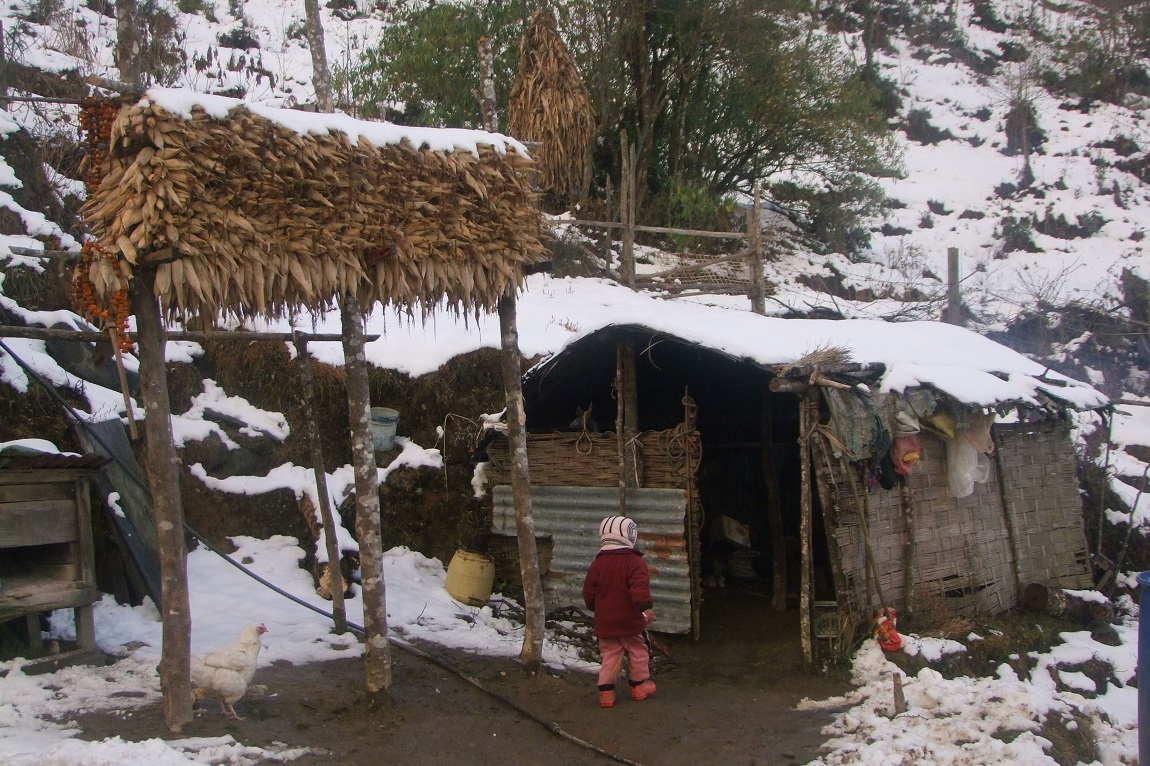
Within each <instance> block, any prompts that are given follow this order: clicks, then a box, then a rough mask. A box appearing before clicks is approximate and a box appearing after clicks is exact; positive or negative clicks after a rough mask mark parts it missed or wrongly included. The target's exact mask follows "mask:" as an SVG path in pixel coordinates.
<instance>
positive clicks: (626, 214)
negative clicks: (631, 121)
mask: <svg viewBox="0 0 1150 766" xmlns="http://www.w3.org/2000/svg"><path fill="white" fill-rule="evenodd" d="M620 137H621V139H622V144H623V163H622V172H621V178H620V181H619V185H620V193H619V222H620V223H622V224H623V247H622V254H621V255H620V259H619V278H620V279H622V280H623V284H625V285H627V287H630V288H631V289H632V290H634V289H635V214H636V209H635V197H636V190H635V160H636V158H635V147H634V146H633V145H632V144H631V142H630V141H629V140H628V139H627V133H626V131H623V132H621V133H620Z"/></svg>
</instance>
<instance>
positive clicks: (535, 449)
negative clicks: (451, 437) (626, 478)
mask: <svg viewBox="0 0 1150 766" xmlns="http://www.w3.org/2000/svg"><path fill="white" fill-rule="evenodd" d="M638 441H639V444H640V447H641V448H640V452H639V461H638V462H639V464H640V469H639V470H640V477H639V482H638V484H639V486H641V487H668V488H679V489H681V488H684V487H686V486H687V480H688V479H689V478H690V476H689V471H690V470H692V469H689V468H688V465H689V464H690V465H691V466H692V468H693V466H696V465H698V458H697V456H698V454H699V436H698V434H691V435H680V434H679V433H678V432H677V431H676V430H674V429H668V430H666V431H645V432H643V433H641V434H639V438H638ZM688 454H690V455H691V456H694V457H692V459H691V460H688V457H687V456H688ZM487 455H488V457H489V458H490V463H488V466H487V478H488V483H489V485H496V484H510V483H511V473H510V462H509V459H508V452H507V440H506V439H505V438H498V439H496V440H495V441H494V442H492V443H491V444H490V445H488V447H487ZM527 463H528V465H529V466H530V471H531V483H532V484H539V485H547V486H554V487H618V486H619V445H618V441H617V440H616V438H615V434H614V433H611V432H606V433H597V434H593V433H586V432H584V433H552V434H528V435H527Z"/></svg>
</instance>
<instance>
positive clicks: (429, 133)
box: [84, 89, 544, 319]
mask: <svg viewBox="0 0 1150 766" xmlns="http://www.w3.org/2000/svg"><path fill="white" fill-rule="evenodd" d="M532 164H533V163H532V160H531V159H530V158H529V157H528V156H527V152H526V150H525V149H523V147H522V145H521V144H518V143H517V142H515V141H513V140H511V139H508V138H506V137H504V136H500V135H497V134H491V133H483V132H479V131H461V130H432V129H419V128H415V129H411V128H400V127H399V126H394V125H390V124H386V123H370V122H363V121H359V120H353V119H351V118H349V117H346V116H344V115H326V114H324V115H319V114H307V113H303V112H293V111H289V110H280V109H272V108H268V107H263V106H258V105H249V104H245V103H244V102H241V101H237V100H234V99H225V98H221V97H217V96H207V95H203V94H187V93H182V92H179V91H165V90H163V89H153V90H149V91H148V92H147V93H146V94H145V96H144V97H143V98H142V99H140V100H139V101H137V102H136V103H133V104H130V105H127V106H125V107H123V108H122V109H121V111H120V113H119V115H118V117H117V119H116V121H115V123H114V125H113V127H112V132H111V147H110V151H109V152H108V156H107V159H106V160H105V165H104V174H103V180H102V182H101V183H100V186H99V188H98V189H97V190H96V192H95V193H94V194H92V195H91V197H90V198H89V200H88V202H87V203H86V204H85V207H84V214H85V217H86V219H87V222H88V225H89V226H90V228H91V230H92V232H93V233H94V234H95V235H96V236H97V237H98V238H99V240H100V242H101V243H102V244H103V245H104V247H105V248H106V249H108V250H111V251H112V252H114V253H115V254H116V256H117V258H118V261H111V260H109V259H101V260H99V261H98V262H97V263H96V264H94V265H93V266H92V269H91V278H92V282H93V284H94V285H95V287H96V290H97V291H98V292H100V293H102V294H106V293H108V292H111V291H114V290H115V289H116V288H117V287H118V285H119V281H120V280H121V279H123V278H125V277H127V276H130V274H131V273H132V271H134V270H135V269H139V268H155V269H156V280H155V282H156V287H155V291H156V294H157V296H158V297H159V298H160V299H161V301H162V303H163V305H164V307H165V309H166V311H167V313H168V314H169V315H170V316H182V317H188V316H203V317H208V318H211V319H214V318H216V317H219V316H221V315H226V314H234V315H238V316H248V315H260V316H269V317H281V316H285V315H289V314H292V313H295V312H297V311H299V310H300V309H304V310H318V311H322V310H324V309H325V308H326V307H328V306H330V305H331V303H332V301H333V300H334V299H336V298H338V297H340V296H342V295H344V294H351V295H354V296H355V297H356V298H358V300H359V302H360V304H361V305H363V306H364V307H368V306H371V305H372V304H373V303H374V302H375V301H379V302H382V303H385V304H387V303H391V304H393V305H395V306H398V307H401V308H405V309H407V310H409V311H410V310H413V309H416V308H417V307H418V309H419V310H421V311H422V312H424V313H426V312H427V311H429V310H431V309H432V308H434V307H435V306H436V305H437V304H439V303H440V302H441V301H444V302H446V304H447V305H448V306H450V307H452V308H453V309H454V310H456V311H469V310H476V311H478V310H481V309H482V310H491V309H493V308H494V307H495V305H496V303H497V301H498V299H499V298H500V296H502V295H504V294H506V293H507V292H508V291H509V290H513V289H515V288H516V287H518V286H519V285H520V284H521V283H522V280H523V270H524V268H525V267H526V266H528V265H530V264H534V263H536V262H538V261H539V259H540V258H539V257H540V254H541V253H542V252H543V251H544V247H543V245H542V244H541V243H540V240H539V237H540V216H539V212H538V210H537V208H536V207H535V204H534V202H535V200H534V195H533V193H532V190H531V188H530V184H529V173H530V171H531V168H532ZM165 261H168V262H165Z"/></svg>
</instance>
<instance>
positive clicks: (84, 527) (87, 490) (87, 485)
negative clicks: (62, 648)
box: [73, 476, 96, 649]
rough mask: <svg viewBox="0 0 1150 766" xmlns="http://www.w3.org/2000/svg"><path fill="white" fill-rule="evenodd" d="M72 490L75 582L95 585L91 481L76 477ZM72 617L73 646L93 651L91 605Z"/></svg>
mask: <svg viewBox="0 0 1150 766" xmlns="http://www.w3.org/2000/svg"><path fill="white" fill-rule="evenodd" d="M74 486H75V488H76V556H75V559H76V563H77V564H78V565H79V572H78V574H79V579H80V581H81V582H83V583H84V584H85V585H95V584H96V550H95V548H96V543H95V540H94V539H93V538H92V491H91V486H92V482H91V480H90V479H89V478H88V477H87V476H80V477H79V478H78V479H77V480H76V483H75V485H74ZM73 614H74V615H75V618H76V645H77V646H79V647H80V648H81V649H95V648H96V621H95V615H94V614H93V610H92V605H91V604H81V605H80V606H78V607H76V608H75V609H74V610H73Z"/></svg>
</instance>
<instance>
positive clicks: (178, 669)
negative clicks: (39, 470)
mask: <svg viewBox="0 0 1150 766" xmlns="http://www.w3.org/2000/svg"><path fill="white" fill-rule="evenodd" d="M155 279H156V273H155V271H152V270H150V269H140V270H138V271H137V272H136V278H135V280H134V285H133V289H132V291H131V293H132V313H134V314H135V315H136V329H137V331H138V333H139V335H138V336H137V338H138V346H139V353H140V388H141V392H142V395H143V400H144V409H145V412H146V413H147V415H146V417H145V418H144V432H145V433H146V434H147V439H148V444H147V461H148V486H149V488H150V489H151V491H152V507H153V512H154V514H155V520H156V541H157V544H158V545H159V549H160V583H161V594H162V595H161V598H160V601H161V604H160V619H161V620H162V622H163V647H162V648H161V650H160V665H159V669H158V670H159V674H160V691H161V692H162V694H163V697H164V722H165V723H166V724H167V726H168V729H169V731H172V732H179V731H181V730H182V729H183V726H184V724H186V723H188V722H189V721H191V720H192V665H191V645H192V617H191V615H192V612H191V606H190V604H189V599H188V569H187V557H188V550H187V545H186V543H185V541H184V505H183V498H182V497H181V496H180V456H179V454H178V453H177V452H176V446H175V443H174V442H173V441H172V416H171V412H172V411H171V405H170V403H169V401H168V371H167V367H166V366H165V362H164V344H165V339H164V324H163V320H162V318H161V317H160V306H159V304H158V303H157V302H156V296H155V293H154V286H155Z"/></svg>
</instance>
